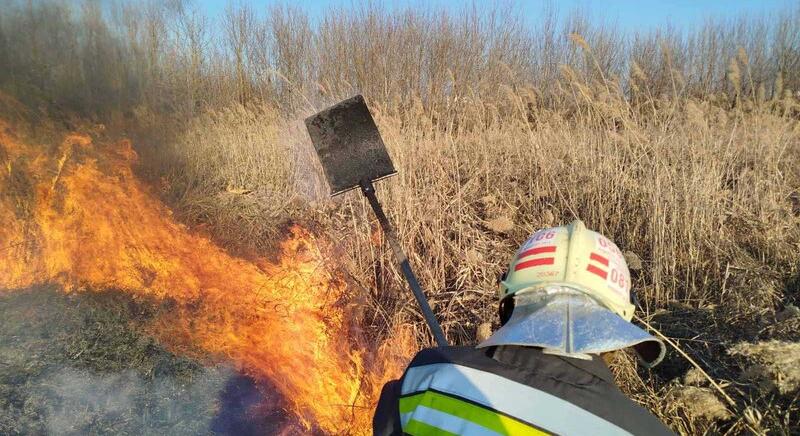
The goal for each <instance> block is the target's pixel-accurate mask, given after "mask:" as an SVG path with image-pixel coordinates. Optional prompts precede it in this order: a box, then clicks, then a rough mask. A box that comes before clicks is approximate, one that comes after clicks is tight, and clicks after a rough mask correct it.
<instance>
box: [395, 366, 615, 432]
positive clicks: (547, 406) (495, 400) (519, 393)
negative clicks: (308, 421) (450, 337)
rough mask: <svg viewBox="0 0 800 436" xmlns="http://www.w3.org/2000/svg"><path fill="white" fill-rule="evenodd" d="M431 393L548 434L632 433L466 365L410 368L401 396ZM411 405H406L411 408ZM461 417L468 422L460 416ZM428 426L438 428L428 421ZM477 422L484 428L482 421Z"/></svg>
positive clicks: (511, 381)
mask: <svg viewBox="0 0 800 436" xmlns="http://www.w3.org/2000/svg"><path fill="white" fill-rule="evenodd" d="M430 390H434V391H438V392H440V393H443V394H446V395H449V396H451V397H457V398H462V399H464V400H465V401H466V402H471V403H474V404H477V405H481V406H484V407H485V408H487V409H490V410H494V411H498V412H501V413H502V415H505V416H506V417H513V418H514V419H515V420H516V421H519V422H521V423H525V424H532V425H533V426H535V427H537V428H539V429H543V430H544V431H546V432H551V433H557V434H562V435H573V434H592V435H612V434H613V435H618V434H629V433H627V432H626V431H625V430H623V429H621V428H620V427H617V426H616V425H614V424H613V423H611V422H608V421H606V420H604V419H602V418H600V417H598V416H596V415H594V414H592V413H590V412H588V411H586V410H584V409H582V408H580V407H578V406H576V405H574V404H572V403H570V402H568V401H566V400H563V399H561V398H558V397H556V396H554V395H551V394H548V393H547V392H543V391H540V390H538V389H535V388H532V387H530V386H526V385H524V384H522V383H518V382H515V381H513V380H510V379H507V378H505V377H502V376H499V375H497V374H492V373H490V372H485V371H481V370H478V369H474V368H470V367H466V366H462V365H456V364H452V363H435V364H431V365H423V366H417V367H412V368H409V369H408V371H407V372H406V375H405V377H404V378H403V385H402V388H401V395H403V396H405V397H404V398H411V397H412V394H417V393H424V392H427V391H430ZM401 401H402V400H401ZM408 404H409V403H406V406H407V407H410V406H408ZM427 407H430V406H427ZM406 410H407V409H406ZM406 413H410V414H411V415H409V416H408V417H407V418H406V419H407V420H409V421H410V420H413V419H414V412H410V411H407V412H406ZM451 416H452V415H451ZM401 417H402V412H401ZM459 418H460V419H466V418H465V417H464V416H460V415H459ZM473 422H474V421H473ZM425 423H426V424H429V425H434V424H433V423H431V422H427V421H425ZM474 423H475V424H478V425H480V424H479V422H474ZM434 426H436V425H434ZM436 427H439V426H436ZM439 428H441V427H439ZM485 428H486V429H487V430H489V428H488V427H485ZM404 431H405V428H404ZM490 431H491V430H490Z"/></svg>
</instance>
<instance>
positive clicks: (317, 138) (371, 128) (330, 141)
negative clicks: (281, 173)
mask: <svg viewBox="0 0 800 436" xmlns="http://www.w3.org/2000/svg"><path fill="white" fill-rule="evenodd" d="M306 128H307V129H308V134H309V135H310V136H311V142H312V143H313V144H314V148H315V149H316V150H317V155H318V156H319V160H320V162H321V163H322V169H323V170H324V172H325V178H326V179H327V180H328V184H329V185H330V187H331V196H335V195H339V194H341V193H343V192H346V191H349V190H351V189H354V188H357V187H358V186H359V183H360V182H361V181H362V180H369V181H376V180H380V179H383V178H386V177H389V176H393V175H395V174H397V171H395V169H394V166H393V165H392V159H391V158H390V157H389V153H387V152H386V145H385V144H384V143H383V139H381V134H380V132H378V127H377V126H376V125H375V120H373V119H372V115H371V114H370V113H369V108H367V105H366V103H365V102H364V97H362V96H360V95H357V96H355V97H352V98H349V99H347V100H344V101H342V102H339V103H337V104H336V105H334V106H331V107H329V108H327V109H325V110H323V111H322V112H319V113H317V114H315V115H312V116H310V117H308V118H306Z"/></svg>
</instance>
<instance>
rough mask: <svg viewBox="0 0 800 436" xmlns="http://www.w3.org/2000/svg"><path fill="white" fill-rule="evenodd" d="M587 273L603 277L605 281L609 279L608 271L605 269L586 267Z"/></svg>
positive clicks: (592, 266)
mask: <svg viewBox="0 0 800 436" xmlns="http://www.w3.org/2000/svg"><path fill="white" fill-rule="evenodd" d="M586 271H589V272H590V273H592V274H594V275H597V276H600V277H602V278H603V280H605V279H606V278H607V277H608V272H607V271H605V270H603V269H600V268H598V267H596V266H594V265H589V266H587V267H586Z"/></svg>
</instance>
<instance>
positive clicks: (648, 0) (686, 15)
mask: <svg viewBox="0 0 800 436" xmlns="http://www.w3.org/2000/svg"><path fill="white" fill-rule="evenodd" d="M197 1H198V2H199V4H200V6H201V7H202V8H203V9H205V10H206V11H207V12H208V13H209V15H211V16H215V15H218V14H220V13H222V11H223V10H224V9H225V5H226V4H227V1H226V0H197ZM235 1H236V2H239V3H249V4H251V5H253V6H254V7H255V8H256V9H257V10H264V9H266V8H265V6H266V5H268V4H270V3H275V2H278V1H279V2H282V3H289V4H292V5H297V6H300V7H302V8H304V9H306V10H307V11H308V12H309V13H310V14H311V16H312V17H317V16H319V15H320V14H321V13H322V12H324V11H325V9H327V8H328V7H330V6H339V7H342V6H343V7H347V6H349V5H352V4H359V3H360V2H361V1H360V0H355V1H354V0H307V1H293V2H286V1H283V0H235ZM374 3H381V4H384V5H386V6H387V7H388V8H390V9H391V8H405V7H408V6H412V7H414V6H418V7H434V8H445V9H452V10H453V11H457V10H459V9H460V8H462V7H464V6H465V5H466V4H471V2H470V1H456V0H425V1H421V0H386V1H383V2H381V1H374ZM480 3H481V2H480V1H477V2H476V4H480ZM498 3H500V4H503V3H504V2H503V1H502V0H500V1H498ZM513 3H515V4H516V5H518V6H519V7H520V10H521V11H522V13H524V14H525V16H526V18H527V19H528V20H529V21H530V22H536V21H537V19H538V18H539V17H540V16H541V14H542V10H543V9H544V6H545V5H546V4H548V3H552V4H555V6H556V8H557V9H558V10H559V11H560V12H562V13H566V12H569V11H571V10H573V9H575V8H579V9H580V10H581V11H583V12H585V13H586V15H588V16H589V17H590V18H592V19H595V20H606V21H608V22H610V23H614V24H617V25H619V26H620V28H621V29H623V30H626V31H646V30H648V29H650V28H653V27H657V26H660V25H662V24H665V23H671V24H673V25H675V26H678V27H681V28H686V27H689V26H692V25H694V24H698V23H702V22H703V20H704V19H705V18H707V17H718V18H722V17H736V16H738V15H740V14H745V15H750V16H752V15H759V14H770V13H773V12H776V11H779V10H781V9H784V8H791V7H793V6H795V5H797V4H798V3H797V2H796V1H790V0H639V1H636V0H605V1H600V0H560V1H552V2H551V1H549V0H516V1H514V2H513Z"/></svg>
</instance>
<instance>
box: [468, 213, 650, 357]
mask: <svg viewBox="0 0 800 436" xmlns="http://www.w3.org/2000/svg"><path fill="white" fill-rule="evenodd" d="M634 300H635V297H632V294H631V280H630V272H629V271H628V266H627V264H626V263H625V258H624V256H623V255H622V252H621V251H620V250H619V248H617V246H616V245H615V244H614V243H613V242H611V240H609V239H608V238H606V237H604V236H603V235H601V234H599V233H597V232H594V231H591V230H588V229H587V228H586V226H585V225H584V224H583V222H581V221H579V220H576V221H573V222H572V223H571V224H570V225H568V226H561V227H553V228H549V229H543V230H540V231H538V232H536V233H534V234H533V235H532V236H531V237H530V238H528V240H527V241H526V242H525V243H524V244H523V245H522V247H520V249H519V250H518V251H517V253H516V255H515V256H514V258H513V260H512V261H511V264H510V265H509V270H508V272H507V273H506V275H505V276H504V277H503V280H502V281H501V283H500V317H501V321H502V322H503V324H504V325H503V327H501V328H500V329H499V330H498V331H497V332H495V333H494V334H493V335H492V336H491V337H490V338H489V339H487V340H486V341H484V342H483V343H481V344H480V345H478V347H479V348H481V347H489V346H496V345H527V346H537V347H541V348H544V350H545V352H548V353H553V354H563V355H567V356H571V357H578V358H587V357H588V354H597V353H602V352H606V351H613V350H619V349H622V348H627V347H634V349H635V350H636V352H637V353H638V354H639V357H640V358H641V360H642V362H643V363H644V364H645V365H647V366H653V365H656V364H658V363H659V362H660V361H661V359H663V357H664V352H665V347H664V344H663V343H662V342H661V341H659V340H658V339H656V338H654V337H652V336H650V335H649V334H648V333H647V332H645V331H644V330H642V329H640V328H639V327H636V326H635V325H633V324H631V323H630V320H631V318H632V317H633V311H634V309H635V307H636V306H635V304H634Z"/></svg>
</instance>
